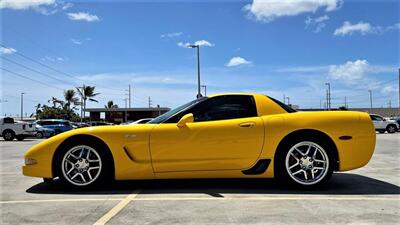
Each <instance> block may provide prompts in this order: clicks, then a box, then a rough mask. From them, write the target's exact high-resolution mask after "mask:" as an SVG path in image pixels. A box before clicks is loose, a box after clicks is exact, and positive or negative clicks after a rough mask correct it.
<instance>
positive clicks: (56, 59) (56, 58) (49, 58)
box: [40, 56, 67, 62]
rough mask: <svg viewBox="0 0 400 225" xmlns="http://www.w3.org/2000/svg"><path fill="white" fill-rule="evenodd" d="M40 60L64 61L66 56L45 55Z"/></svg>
mask: <svg viewBox="0 0 400 225" xmlns="http://www.w3.org/2000/svg"><path fill="white" fill-rule="evenodd" d="M40 60H42V61H50V62H56V61H65V60H67V59H66V58H63V57H50V56H45V57H43V58H41V59H40Z"/></svg>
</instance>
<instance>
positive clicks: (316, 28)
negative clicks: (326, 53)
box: [304, 15, 329, 33]
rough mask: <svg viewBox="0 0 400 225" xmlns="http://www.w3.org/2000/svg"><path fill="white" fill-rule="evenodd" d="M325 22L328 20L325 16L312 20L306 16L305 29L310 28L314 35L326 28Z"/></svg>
mask: <svg viewBox="0 0 400 225" xmlns="http://www.w3.org/2000/svg"><path fill="white" fill-rule="evenodd" d="M327 20H329V16H327V15H324V16H320V17H317V18H312V17H309V16H308V17H307V19H306V20H305V21H304V23H305V24H306V29H307V28H311V29H313V32H314V33H319V32H321V30H322V29H323V28H324V27H325V26H326V23H325V21H327Z"/></svg>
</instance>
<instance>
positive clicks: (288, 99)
mask: <svg viewBox="0 0 400 225" xmlns="http://www.w3.org/2000/svg"><path fill="white" fill-rule="evenodd" d="M286 99H287V104H288V105H290V98H289V96H288V97H286Z"/></svg>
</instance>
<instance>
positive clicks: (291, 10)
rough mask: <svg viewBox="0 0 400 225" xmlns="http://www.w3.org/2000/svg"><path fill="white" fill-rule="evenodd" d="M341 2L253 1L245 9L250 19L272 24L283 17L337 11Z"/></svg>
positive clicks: (313, 0) (304, 0)
mask: <svg viewBox="0 0 400 225" xmlns="http://www.w3.org/2000/svg"><path fill="white" fill-rule="evenodd" d="M341 5H342V1H341V0H253V3H251V4H248V5H246V6H245V7H244V10H245V11H247V12H248V16H250V18H254V19H255V20H257V21H261V22H271V21H273V20H274V19H276V18H278V17H282V16H296V15H299V14H302V13H310V12H312V13H314V12H316V11H317V10H318V9H319V8H324V9H325V11H326V12H329V11H333V10H336V9H338V8H340V7H341Z"/></svg>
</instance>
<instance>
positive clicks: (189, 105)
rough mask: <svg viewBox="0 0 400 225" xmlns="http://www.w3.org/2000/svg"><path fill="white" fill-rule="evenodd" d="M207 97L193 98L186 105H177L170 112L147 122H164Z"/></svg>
mask: <svg viewBox="0 0 400 225" xmlns="http://www.w3.org/2000/svg"><path fill="white" fill-rule="evenodd" d="M206 99H207V98H206V97H202V98H198V99H196V100H193V101H191V102H188V103H186V104H184V105H181V106H179V107H177V108H175V109H173V110H170V111H168V112H166V113H164V114H162V115H160V116H158V117H156V118H154V119H152V120H150V121H149V122H147V123H151V124H157V123H162V122H164V121H166V120H167V119H169V118H170V117H172V116H174V115H175V114H177V113H179V112H181V111H183V110H185V109H188V108H191V107H192V106H194V105H196V104H198V103H199V102H202V101H204V100H206Z"/></svg>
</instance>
